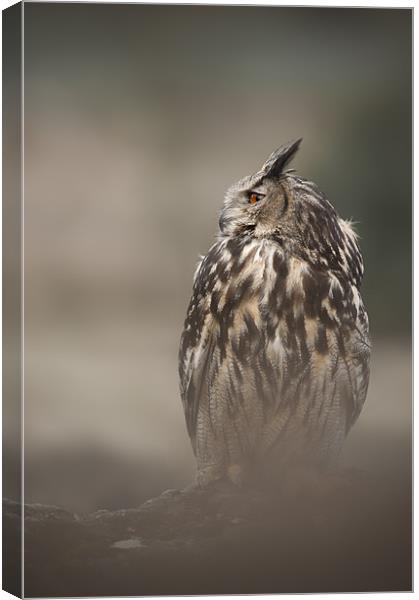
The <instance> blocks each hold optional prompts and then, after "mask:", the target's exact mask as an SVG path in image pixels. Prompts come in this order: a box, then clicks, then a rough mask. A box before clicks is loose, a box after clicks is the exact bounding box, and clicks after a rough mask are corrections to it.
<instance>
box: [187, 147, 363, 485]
mask: <svg viewBox="0 0 419 600" xmlns="http://www.w3.org/2000/svg"><path fill="white" fill-rule="evenodd" d="M300 142H301V139H299V140H297V141H295V142H292V143H288V144H285V145H283V146H281V147H280V148H278V149H277V150H276V151H274V152H273V153H272V154H271V155H270V157H269V158H268V159H267V161H266V162H265V163H264V164H263V166H262V168H261V169H260V171H258V172H257V173H256V174H254V175H250V176H247V177H245V178H244V179H241V180H240V181H239V182H238V183H236V184H234V185H233V186H232V187H230V189H229V190H228V191H227V193H226V196H225V200H224V205H223V207H222V210H221V214H220V218H219V231H218V233H217V236H216V241H215V243H214V244H213V245H212V246H211V248H210V249H209V251H208V253H207V254H206V256H204V257H203V258H202V259H201V261H200V262H199V264H198V267H197V269H196V272H195V276H194V282H193V291H192V298H191V300H190V304H189V308H188V311H187V316H186V320H185V324H184V330H183V333H182V337H181V342H180V350H179V374H180V392H181V398H182V403H183V408H184V413H185V417H186V425H187V430H188V433H189V436H190V438H191V442H192V447H193V451H194V453H195V456H196V460H197V480H198V483H199V484H201V485H206V484H208V483H210V482H212V481H214V480H217V479H222V478H228V479H230V480H231V481H232V482H234V483H242V482H243V481H244V480H245V479H246V477H247V476H248V474H249V473H251V472H252V470H257V469H261V468H262V467H263V465H264V464H265V463H268V461H269V464H272V465H278V469H280V468H282V467H281V465H297V464H304V465H310V466H313V468H320V469H323V468H328V467H330V466H332V465H335V464H336V461H337V458H338V456H339V453H340V450H341V448H342V445H343V443H344V440H345V437H346V435H347V433H348V431H349V430H350V428H351V427H352V425H353V424H354V423H355V421H356V419H357V418H358V416H359V414H360V411H361V409H362V406H363V404H364V401H365V397H366V394H367V388H368V380H369V358H370V342H369V334H368V316H367V312H366V309H365V307H364V304H363V301H362V298H361V295H360V286H361V280H362V277H363V270H364V269H363V261H362V256H361V253H360V249H359V246H358V242H357V235H356V233H355V232H354V229H353V227H352V224H351V223H350V222H349V221H345V220H343V219H342V218H340V217H339V216H338V214H337V212H336V210H335V209H334V207H333V206H332V204H331V203H330V202H329V201H328V200H327V198H326V197H325V195H324V194H323V193H322V192H320V191H319V189H318V187H317V186H316V185H315V184H314V183H313V182H312V181H309V180H307V179H303V178H302V177H299V176H297V175H296V174H295V171H294V170H289V169H286V167H287V165H288V164H289V162H290V161H291V159H292V158H293V157H294V155H295V153H296V152H297V150H298V148H299V146H300Z"/></svg>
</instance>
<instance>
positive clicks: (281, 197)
mask: <svg viewBox="0 0 419 600" xmlns="http://www.w3.org/2000/svg"><path fill="white" fill-rule="evenodd" d="M265 189H266V194H265V196H264V199H263V202H262V203H261V205H260V208H259V211H258V215H257V219H256V226H255V232H254V235H255V237H269V236H270V235H271V234H273V233H275V232H276V231H277V230H278V228H279V227H280V224H281V221H282V219H283V218H284V217H285V215H286V213H287V211H288V208H289V197H288V195H287V193H286V191H285V189H284V188H283V187H282V186H281V185H280V184H279V183H278V182H267V184H265Z"/></svg>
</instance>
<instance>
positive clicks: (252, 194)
mask: <svg viewBox="0 0 419 600" xmlns="http://www.w3.org/2000/svg"><path fill="white" fill-rule="evenodd" d="M262 198H263V194H257V193H256V192H250V193H249V204H256V203H257V202H259V200H262Z"/></svg>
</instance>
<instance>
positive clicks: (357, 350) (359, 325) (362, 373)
mask: <svg viewBox="0 0 419 600" xmlns="http://www.w3.org/2000/svg"><path fill="white" fill-rule="evenodd" d="M370 354H371V345H370V340H369V333H368V317H367V314H366V311H365V309H364V307H363V306H362V305H361V306H360V310H359V315H358V319H357V322H356V326H355V330H354V343H353V346H352V352H351V357H350V372H351V381H352V410H351V412H350V414H349V417H348V421H347V428H346V429H347V432H348V431H349V429H350V428H351V427H352V426H353V425H354V423H355V421H356V420H357V419H358V417H359V415H360V412H361V410H362V408H363V406H364V403H365V399H366V396H367V391H368V384H369V378H370Z"/></svg>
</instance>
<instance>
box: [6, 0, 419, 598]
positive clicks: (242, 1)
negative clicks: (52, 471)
mask: <svg viewBox="0 0 419 600" xmlns="http://www.w3.org/2000/svg"><path fill="white" fill-rule="evenodd" d="M31 1H35V2H36V1H42V0H31ZM67 1H68V0H54V2H67ZM83 1H85V0H76V2H77V3H79V2H83ZM15 3H16V2H14V1H12V0H0V8H1V10H4V9H5V8H7V7H9V6H11V5H13V4H15ZM90 3H97V4H103V3H110V4H184V5H187V4H192V5H200V4H203V5H208V4H211V5H230V6H238V5H240V6H290V7H298V6H299V7H330V8H332V7H333V8H399V9H400V8H414V2H413V1H394V0H393V1H390V0H381V2H374V1H372V0H358V2H356V3H354V4H349V3H346V2H341V3H337V2H335V3H332V2H330V1H328V0H314V1H311V2H307V3H305V2H302V1H301V0H287V1H286V2H278V1H275V0H263V1H260V0H250V1H249V0H230V1H229V2H225V1H223V0H207V1H206V2H203V1H200V0H182V1H181V2H178V1H174V0H166V1H165V2H162V1H157V2H156V1H153V0H142V2H127V1H124V0H90ZM24 4H25V1H24V0H23V7H22V14H23V19H22V105H21V111H22V112H21V115H22V129H21V145H22V150H21V152H22V155H21V156H22V157H21V168H22V182H21V183H22V206H21V210H22V222H21V233H22V281H21V284H22V303H21V306H22V315H21V325H22V332H21V335H22V500H23V501H24V477H23V468H24V436H23V431H24ZM414 16H415V15H414V14H413V22H414ZM0 37H1V31H0ZM414 41H415V40H414ZM0 46H1V45H0ZM413 50H414V52H413V75H414V82H413V83H414V87H413V89H414V99H416V98H417V94H416V93H415V92H416V81H417V78H416V77H415V75H416V65H417V64H418V52H419V51H418V49H417V44H415V43H414V47H413ZM0 57H1V47H0ZM0 90H1V81H0ZM414 107H415V108H416V101H415V102H414ZM1 115H2V112H1V107H0V116H1ZM413 125H414V129H413V132H414V137H413V140H414V141H415V140H416V139H417V133H418V127H417V121H415V120H414V123H413ZM416 166H417V159H416V155H415V154H414V173H416ZM1 183H2V178H1V174H0V186H1ZM413 197H415V193H414V195H413ZM413 206H414V204H413ZM418 219H419V217H418V211H414V214H413V224H412V227H413V229H412V232H414V230H417V227H416V226H417V225H418ZM1 225H2V216H1V212H0V226H1ZM0 241H1V227H0ZM0 255H1V245H0ZM413 257H414V263H413V264H414V273H413V274H414V275H416V274H417V265H418V260H417V259H418V248H417V246H416V244H415V243H414V236H413ZM1 274H2V267H1V264H0V275H1ZM416 281H417V278H416V277H414V283H415V282H416ZM413 290H414V287H413ZM414 297H415V294H414ZM1 307H2V302H1V298H0V308H1ZM418 328H419V326H418V325H417V323H416V322H414V328H413V331H414V334H416V335H414V338H417V333H418V332H419V329H418ZM0 331H1V332H2V327H1V325H0ZM0 357H1V348H0ZM413 366H414V372H415V371H416V368H417V369H418V370H419V358H418V356H417V354H416V353H415V352H414V361H413ZM413 397H414V398H415V394H414V396H413ZM418 419H419V417H418V411H415V413H414V431H417V430H418V427H417V426H418ZM0 422H1V414H0ZM418 452H419V451H418V449H417V445H416V444H415V445H414V464H417V461H416V459H417V458H418ZM0 469H1V466H0ZM414 483H415V480H414ZM0 486H1V483H0ZM416 508H417V502H416V494H414V509H416ZM0 531H1V521H0ZM417 533H418V526H417V519H415V520H414V540H416V539H418V538H417V535H416V534H417ZM23 549H24V527H23V510H22V593H23V594H24V587H23V586H24V581H23V573H24V569H23V559H24V550H23ZM397 551H398V549H397V548H395V549H394V552H395V553H397ZM0 558H1V546H0ZM417 567H418V558H417V553H416V552H414V575H415V574H416V573H417ZM348 568H350V565H348ZM414 581H415V578H414ZM358 595H359V594H345V598H347V599H348V600H351V599H352V598H353V599H354V600H355V598H356V597H357V596H358ZM380 595H381V594H380ZM404 595H405V593H391V596H392V598H397V599H398V598H402V597H403V596H404ZM278 596H280V598H281V599H284V600H288V599H291V598H293V597H294V596H295V595H289V594H283V595H278ZM315 596H316V597H321V598H322V597H325V598H329V599H330V600H333V599H334V598H339V597H340V596H341V594H315ZM378 596H379V595H378V594H373V593H363V594H362V597H363V598H365V599H366V600H369V599H370V598H371V599H372V598H377V597H378ZM13 597H14V596H12V595H11V594H8V593H7V592H5V591H0V600H3V599H6V598H13ZM207 597H208V598H220V596H207ZM229 597H230V598H241V597H242V596H229ZM252 597H256V598H264V597H265V596H262V595H258V596H252ZM107 598H112V597H110V596H109V597H107ZM165 598H168V599H169V598H179V596H177V597H176V596H166V597H165Z"/></svg>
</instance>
